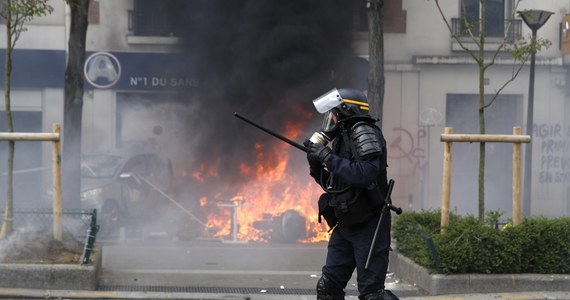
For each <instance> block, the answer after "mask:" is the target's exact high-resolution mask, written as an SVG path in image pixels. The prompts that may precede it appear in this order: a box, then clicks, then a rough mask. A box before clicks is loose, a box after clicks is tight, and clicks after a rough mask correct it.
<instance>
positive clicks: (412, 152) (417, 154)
mask: <svg viewBox="0 0 570 300" xmlns="http://www.w3.org/2000/svg"><path fill="white" fill-rule="evenodd" d="M392 130H393V131H394V133H395V138H394V139H393V140H392V141H390V142H389V143H388V157H389V158H390V159H396V160H405V161H406V162H408V163H409V165H411V166H412V175H416V174H417V173H420V174H421V173H425V172H426V171H427V164H428V160H427V159H426V156H427V155H426V153H425V149H424V148H423V146H422V145H424V144H425V142H427V129H418V130H417V131H416V133H415V135H414V134H412V132H411V131H409V130H407V129H406V128H402V127H394V128H393V129H392ZM424 175H425V174H424Z"/></svg>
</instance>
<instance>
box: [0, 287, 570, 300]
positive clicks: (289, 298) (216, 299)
mask: <svg viewBox="0 0 570 300" xmlns="http://www.w3.org/2000/svg"><path fill="white" fill-rule="evenodd" d="M0 298H2V299H13V298H20V299H22V298H23V299H191V300H199V299H201V300H237V299H244V300H277V299H280V300H308V299H312V300H314V299H315V295H276V294H263V293H259V294H233V293H232V294H213V293H165V292H106V291H71V290H32V289H8V288H0ZM346 299H357V297H356V296H347V297H346ZM400 299H402V300H428V299H433V300H436V299H438V300H488V299H495V300H538V299H559V300H563V299H566V300H568V299H570V292H520V293H498V294H467V295H443V296H418V297H400Z"/></svg>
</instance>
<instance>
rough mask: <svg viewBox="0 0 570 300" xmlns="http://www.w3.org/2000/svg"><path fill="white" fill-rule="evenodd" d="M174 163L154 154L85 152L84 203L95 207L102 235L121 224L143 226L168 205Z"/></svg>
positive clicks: (82, 174) (83, 173)
mask: <svg viewBox="0 0 570 300" xmlns="http://www.w3.org/2000/svg"><path fill="white" fill-rule="evenodd" d="M172 179H173V170H172V164H171V163H170V161H169V160H165V159H162V158H161V157H160V156H159V155H157V154H155V153H139V154H134V155H127V156H123V155H119V154H110V153H90V154H84V155H83V157H82V161H81V205H82V207H83V208H88V209H91V208H96V209H97V211H98V215H99V216H98V223H99V224H100V234H103V235H109V234H112V233H114V232H115V231H116V230H117V229H118V228H120V227H121V226H127V227H128V226H134V227H137V226H140V225H141V224H142V222H143V221H147V220H153V219H156V217H157V215H158V214H159V213H160V211H161V210H163V209H164V208H165V207H167V206H168V203H167V202H165V200H164V196H163V195H166V194H168V192H169V190H170V185H171V182H172Z"/></svg>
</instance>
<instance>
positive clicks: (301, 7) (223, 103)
mask: <svg viewBox="0 0 570 300" xmlns="http://www.w3.org/2000/svg"><path fill="white" fill-rule="evenodd" d="M178 3H179V4H178V5H177V6H176V7H171V13H172V16H173V18H172V20H173V22H178V23H179V24H176V25H177V26H175V27H176V28H180V30H181V32H180V34H179V35H180V36H181V38H182V41H183V42H182V44H183V47H182V52H183V54H184V57H185V61H184V62H181V66H183V67H184V68H185V69H186V70H187V72H188V73H189V74H190V75H191V76H196V77H197V78H198V80H199V82H200V84H199V87H198V88H197V89H196V91H195V92H196V93H195V94H193V99H194V100H192V101H199V104H198V106H199V108H198V109H196V111H197V112H198V113H197V114H196V116H195V117H193V118H189V120H188V126H190V127H191V128H193V129H195V131H196V132H199V138H197V137H196V136H194V137H192V141H193V145H192V148H193V149H194V151H192V153H193V155H195V157H194V159H196V160H198V161H200V162H202V163H205V164H209V163H211V164H214V163H216V164H218V166H219V168H220V172H219V174H220V177H221V178H220V180H223V181H225V182H233V183H239V182H240V181H241V180H247V178H243V177H240V176H236V174H238V168H239V166H240V163H242V162H245V163H247V164H249V165H253V164H254V162H255V161H256V157H255V156H254V151H253V148H254V145H255V143H256V142H261V143H262V144H264V145H265V146H266V149H267V156H268V157H270V156H271V155H272V154H271V145H273V144H275V143H281V142H280V141H278V140H276V139H274V138H273V137H271V136H268V135H266V134H265V133H263V132H261V131H259V130H258V129H256V128H254V127H251V126H250V125H248V124H245V123H244V122H242V121H241V120H239V119H237V118H234V116H233V113H234V112H240V113H242V114H243V115H245V116H247V117H250V118H252V119H254V120H255V121H256V122H259V123H261V124H263V125H265V126H267V127H268V128H270V129H272V130H275V131H278V132H279V131H283V130H284V126H285V124H286V122H287V121H292V122H302V123H304V124H307V127H308V128H307V132H308V134H310V133H312V131H314V130H315V129H317V128H314V127H318V122H319V120H318V119H320V116H318V115H317V114H316V112H315V111H314V108H313V106H312V103H311V100H312V99H314V98H316V97H317V96H319V95H321V94H323V93H325V92H327V91H328V90H330V89H331V88H333V87H339V86H337V85H339V84H344V83H339V82H337V81H338V78H344V79H350V78H352V77H353V76H350V75H347V74H343V73H347V72H350V71H349V70H347V69H346V66H347V65H349V64H350V63H348V62H349V61H350V60H351V59H353V54H352V40H351V28H352V23H353V13H352V11H353V7H354V4H353V1H351V0H286V1H284V0H231V1H229V0H203V1H181V2H178ZM340 74H342V76H339V75H340ZM196 99H198V100H196ZM298 108H300V109H301V111H306V112H309V115H308V116H307V114H303V113H301V114H299V113H296V111H297V112H298V110H297V109H298ZM311 114H312V115H311ZM307 137H308V136H307ZM307 137H303V139H304V138H307ZM298 142H299V143H302V142H303V140H302V139H301V140H298ZM292 151H297V150H292ZM300 156H302V154H300ZM220 157H222V159H223V161H222V162H220V161H219V160H220ZM276 159H278V158H276ZM224 177H225V178H224Z"/></svg>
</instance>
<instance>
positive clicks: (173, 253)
mask: <svg viewBox="0 0 570 300" xmlns="http://www.w3.org/2000/svg"><path fill="white" fill-rule="evenodd" d="M102 244H103V262H102V272H101V274H100V281H99V286H100V289H101V290H108V291H112V290H115V291H118V290H123V291H163V292H168V291H173V290H174V291H184V292H204V291H210V292H218V293H220V292H228V291H237V292H244V293H268V294H270V293H277V294H309V295H311V294H314V289H315V286H316V283H317V280H318V279H319V277H320V269H321V267H322V264H323V263H324V260H325V257H326V243H314V244H300V243H291V244H282V243H240V242H222V241H171V240H161V239H155V240H145V241H127V242H113V241H107V242H102ZM386 288H387V289H390V290H393V291H394V292H395V293H396V294H398V295H399V296H415V295H419V291H418V290H417V289H415V288H414V287H413V286H412V285H409V284H405V283H401V282H399V280H398V279H397V278H395V277H394V276H393V274H389V276H388V278H387V283H386ZM346 290H347V295H357V294H358V293H357V291H356V281H355V280H354V277H353V279H351V281H350V282H349V284H348V286H347V289H346Z"/></svg>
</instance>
